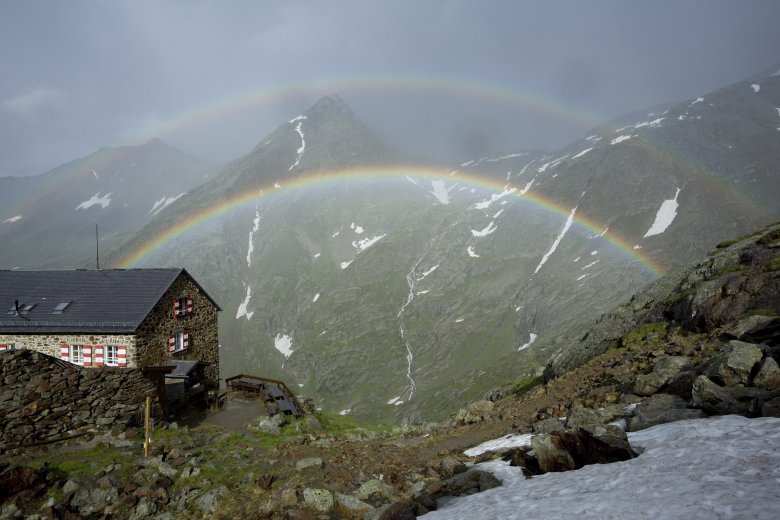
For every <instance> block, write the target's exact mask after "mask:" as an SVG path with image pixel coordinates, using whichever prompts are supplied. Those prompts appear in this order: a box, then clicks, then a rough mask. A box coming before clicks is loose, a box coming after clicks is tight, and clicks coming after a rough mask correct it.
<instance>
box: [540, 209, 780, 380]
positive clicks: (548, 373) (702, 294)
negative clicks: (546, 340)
mask: <svg viewBox="0 0 780 520" xmlns="http://www.w3.org/2000/svg"><path fill="white" fill-rule="evenodd" d="M778 242H780V224H774V225H772V226H769V227H767V228H765V229H763V230H761V231H760V232H758V233H755V234H754V235H752V236H748V237H745V238H744V239H741V240H738V241H736V242H735V243H734V244H733V245H730V246H728V247H722V248H720V249H717V250H716V251H714V252H713V253H712V254H711V255H710V256H708V257H707V258H706V259H705V260H702V261H700V262H698V263H696V264H693V265H691V266H690V267H687V268H684V269H681V270H679V271H676V272H674V273H671V274H669V275H667V276H665V277H664V278H661V279H659V280H657V281H655V282H654V283H652V284H650V285H648V286H647V287H645V288H644V289H642V290H641V291H639V292H637V293H636V294H635V295H634V296H633V297H632V298H631V301H630V302H629V303H627V304H625V305H621V306H619V307H617V308H616V309H614V310H612V311H611V312H609V313H607V314H604V315H603V316H601V317H600V318H599V319H598V320H596V321H595V322H593V323H592V324H591V325H590V326H589V327H587V328H586V331H585V332H584V333H583V330H582V328H577V329H576V330H572V331H571V332H570V333H567V337H566V338H561V339H559V340H558V344H557V346H558V350H559V352H558V354H556V356H555V357H554V358H553V360H552V361H551V362H550V363H549V364H548V366H547V367H546V369H545V371H544V378H545V380H546V381H549V380H550V379H553V378H555V377H559V376H561V375H562V374H564V373H566V372H568V371H570V370H572V369H574V368H576V367H578V366H581V365H582V364H584V363H585V362H586V361H588V360H589V359H591V358H593V357H594V356H597V355H599V354H603V353H604V352H606V351H607V349H609V348H610V346H614V345H618V344H620V341H621V338H622V337H623V336H624V335H625V334H626V333H627V332H629V331H630V330H633V329H635V328H637V327H639V326H640V325H644V324H649V323H655V322H661V321H665V322H669V321H672V322H675V323H677V324H679V325H680V326H681V327H682V329H683V330H684V331H689V332H705V333H718V334H722V335H723V337H725V338H727V339H734V338H737V339H740V340H743V341H752V342H756V343H759V342H760V343H764V344H766V345H769V346H770V347H772V346H776V345H777V344H778V338H780V318H777V316H778V315H780V269H778V267H777V265H778V261H780V248H778V247H776V244H777V243H778ZM540 345H541V344H540ZM737 350H740V349H739V348H737ZM742 354H743V352H740V353H739V354H736V355H735V357H734V359H733V360H732V361H731V362H729V363H736V364H739V363H740V362H743V363H749V361H750V359H754V358H753V357H749V358H744V359H742V358H740V357H739V356H741V355H742ZM739 359H741V361H739ZM759 359H760V358H759ZM727 366H728V363H727ZM733 368H734V369H735V370H736V373H733V374H730V373H728V372H729V371H730V370H731V369H725V368H724V370H725V372H724V373H723V374H722V375H724V376H726V377H727V378H737V379H741V378H742V377H743V370H744V369H743V368H738V367H733ZM657 379H661V378H660V375H653V376H651V377H646V378H642V380H640V381H638V383H639V387H640V391H643V392H645V393H648V392H651V390H653V387H655V386H656V385H657V382H658V381H657Z"/></svg>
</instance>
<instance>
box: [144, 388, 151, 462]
mask: <svg viewBox="0 0 780 520" xmlns="http://www.w3.org/2000/svg"><path fill="white" fill-rule="evenodd" d="M151 407H152V398H151V397H149V396H146V434H145V435H144V457H148V456H149V437H150V433H151V432H150V431H149V423H150V421H149V411H150V409H151Z"/></svg>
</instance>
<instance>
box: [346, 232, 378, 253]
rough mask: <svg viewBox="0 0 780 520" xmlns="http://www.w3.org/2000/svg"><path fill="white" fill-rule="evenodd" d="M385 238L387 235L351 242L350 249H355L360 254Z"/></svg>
mask: <svg viewBox="0 0 780 520" xmlns="http://www.w3.org/2000/svg"><path fill="white" fill-rule="evenodd" d="M386 236H387V233H385V234H384V235H378V236H375V237H372V238H364V239H363V240H359V241H355V242H352V247H354V248H355V249H357V252H358V253H360V252H362V251H365V250H366V249H368V248H369V247H371V246H373V245H374V244H376V243H377V242H379V241H380V240H382V239H383V238H385V237H386Z"/></svg>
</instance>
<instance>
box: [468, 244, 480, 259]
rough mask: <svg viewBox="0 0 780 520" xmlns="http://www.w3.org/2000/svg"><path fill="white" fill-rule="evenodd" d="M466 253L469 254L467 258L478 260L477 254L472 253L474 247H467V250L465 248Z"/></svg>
mask: <svg viewBox="0 0 780 520" xmlns="http://www.w3.org/2000/svg"><path fill="white" fill-rule="evenodd" d="M466 252H467V253H468V254H469V256H470V257H471V258H479V255H478V254H477V253H475V252H474V247H473V246H469V247H467V248H466Z"/></svg>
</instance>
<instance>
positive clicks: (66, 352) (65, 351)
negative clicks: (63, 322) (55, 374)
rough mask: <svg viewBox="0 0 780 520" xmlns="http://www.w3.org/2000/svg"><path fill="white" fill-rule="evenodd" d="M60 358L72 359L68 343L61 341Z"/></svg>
mask: <svg viewBox="0 0 780 520" xmlns="http://www.w3.org/2000/svg"><path fill="white" fill-rule="evenodd" d="M60 358H61V359H64V360H65V361H70V349H69V348H68V344H67V343H60Z"/></svg>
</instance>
